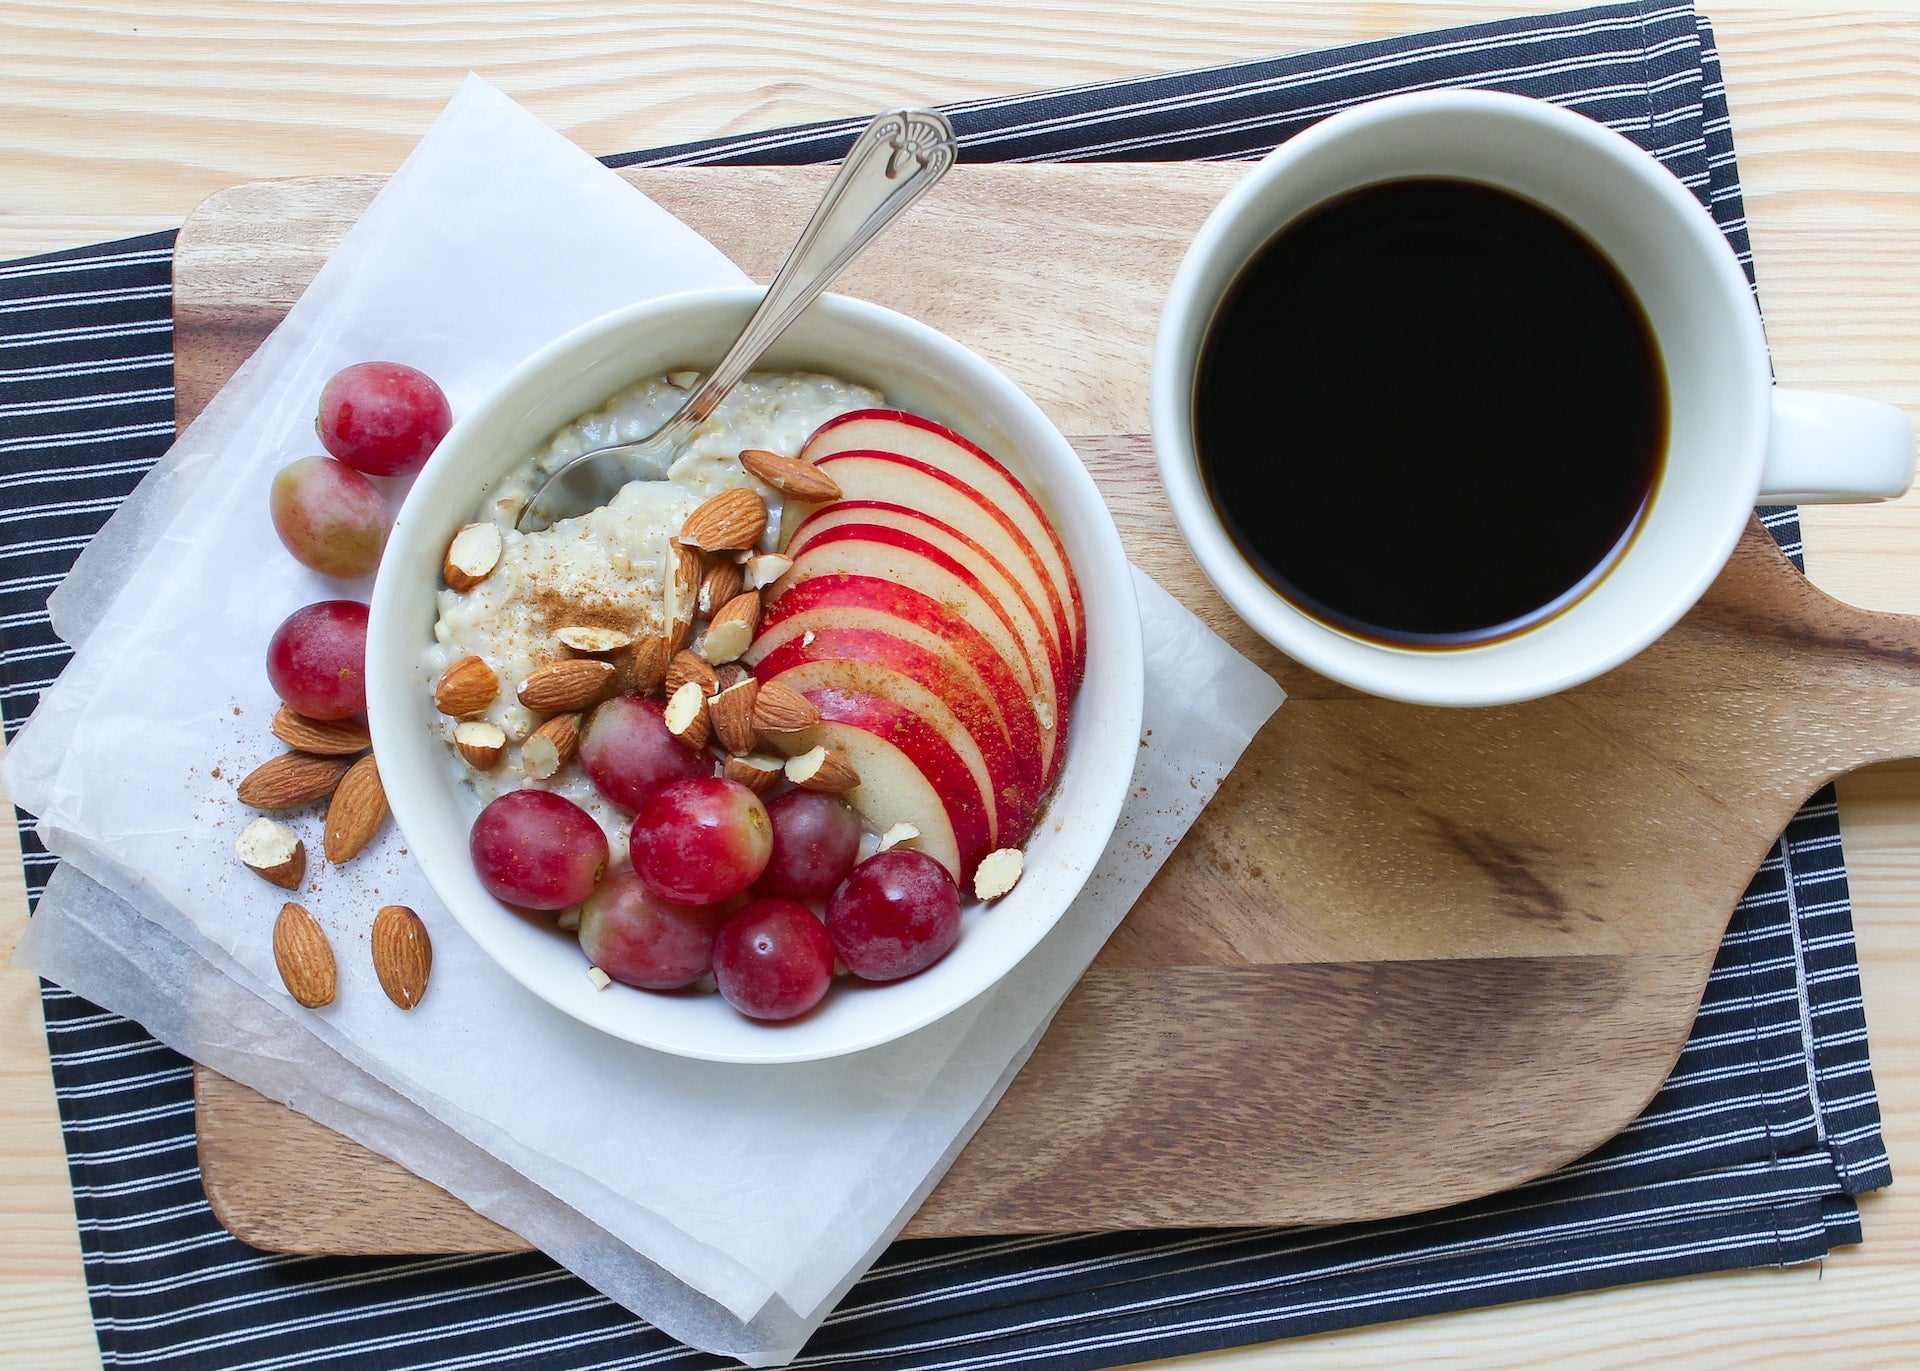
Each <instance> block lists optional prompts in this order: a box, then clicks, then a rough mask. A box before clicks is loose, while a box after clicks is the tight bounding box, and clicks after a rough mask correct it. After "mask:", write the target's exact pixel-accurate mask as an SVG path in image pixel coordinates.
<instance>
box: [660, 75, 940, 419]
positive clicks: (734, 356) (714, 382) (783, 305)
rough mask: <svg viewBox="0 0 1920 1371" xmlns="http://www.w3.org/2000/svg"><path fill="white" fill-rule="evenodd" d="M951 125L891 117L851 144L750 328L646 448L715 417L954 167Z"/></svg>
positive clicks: (931, 114)
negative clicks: (854, 264)
mask: <svg viewBox="0 0 1920 1371" xmlns="http://www.w3.org/2000/svg"><path fill="white" fill-rule="evenodd" d="M958 146H959V142H958V140H957V139H956V138H955V137H954V133H953V125H951V124H949V123H948V122H947V118H946V116H945V115H943V114H940V113H938V112H937V111H934V110H924V109H902V110H889V111H888V112H886V113H885V114H882V115H879V116H877V117H876V118H875V119H874V121H873V122H872V123H871V124H868V125H867V127H866V130H865V132H863V133H862V134H861V135H860V136H859V137H858V138H856V139H854V140H853V146H852V147H851V148H850V149H848V151H847V156H846V159H845V160H844V161H843V162H841V163H840V171H839V173H838V174H837V175H836V176H835V177H834V178H833V184H832V185H830V186H828V187H827V193H826V194H825V195H824V196H822V197H821V199H820V203H819V205H818V206H817V207H816V208H815V209H814V211H813V218H811V219H809V220H808V221H807V226H806V227H805V228H804V229H802V230H801V231H800V237H799V240H798V241H797V242H795V243H794V245H793V251H791V252H789V253H788V254H787V260H786V261H785V262H783V263H781V265H780V270H779V271H778V272H777V273H776V274H775V275H774V278H773V283H772V284H771V285H769V286H768V287H767V293H766V295H765V297H764V298H763V299H762V300H761V301H760V306H759V308H758V309H756V310H754V312H753V317H752V318H751V319H749V320H748V321H747V326H746V327H745V328H743V329H742V330H741V331H740V336H739V337H738V338H736V339H735V340H734V343H733V346H732V347H730V348H728V349H727V354H726V356H724V357H722V358H721V359H720V362H719V364H718V365H717V366H715V367H714V369H713V371H712V373H711V374H709V375H708V376H707V378H706V379H705V380H704V381H703V382H701V385H700V388H699V389H698V390H696V391H695V392H694V393H693V395H692V397H691V398H690V399H689V400H688V401H687V403H686V404H684V405H682V406H681V408H680V412H679V413H678V414H676V415H674V417H673V418H672V419H671V420H669V421H668V423H667V425H666V427H665V428H663V429H662V430H661V431H660V432H659V433H658V434H656V435H654V437H652V438H650V439H648V440H647V445H648V446H649V447H654V446H656V445H659V444H662V443H663V442H664V443H668V444H671V443H674V442H677V441H678V440H679V439H680V438H681V437H684V436H685V435H686V433H688V432H689V431H691V430H692V429H693V428H694V427H695V426H696V425H697V424H699V423H700V422H701V421H702V420H703V419H705V418H706V417H707V416H708V415H709V414H711V413H713V410H714V408H715V406H717V405H718V404H719V403H720V401H721V399H722V398H723V397H724V396H725V395H726V393H727V392H728V391H730V390H732V389H733V387H734V386H735V385H736V384H737V383H738V382H739V380H740V378H741V377H743V376H745V375H746V374H747V373H748V372H749V371H751V370H752V369H753V365H754V363H756V362H758V361H759V360H760V354H761V353H763V352H765V351H766V350H767V349H768V348H769V347H771V346H772V345H773V340H774V339H776V338H778V337H779V336H780V334H781V333H782V332H783V331H785V329H786V327H787V325H789V324H791V323H792V322H793V321H794V320H795V319H796V318H798V317H799V315H800V311H801V310H803V309H805V308H806V307H807V306H808V305H810V304H812V303H813V301H814V299H815V298H816V297H817V296H818V295H819V294H820V292H821V291H823V290H825V289H826V288H827V285H828V283H830V282H831V281H832V280H833V278H834V277H836V276H838V275H839V274H840V271H841V269H842V268H843V267H845V266H846V265H847V263H848V262H851V261H852V260H853V258H854V256H855V255H856V254H857V253H858V252H859V251H860V249H862V248H864V247H865V246H866V245H867V244H868V243H870V242H872V241H873V238H874V235H875V234H877V233H879V232H880V230H881V229H883V228H885V227H886V226H887V225H888V224H890V223H892V222H893V220H894V217H895V216H896V215H898V214H899V213H900V212H901V211H902V210H904V209H906V208H907V206H909V205H911V204H912V203H913V202H914V201H915V200H918V199H919V198H920V197H921V196H922V195H924V194H925V193H926V192H927V191H928V190H930V189H931V188H932V186H933V183H934V182H935V181H938V180H939V179H940V178H941V177H942V176H944V175H945V174H946V171H947V168H948V167H950V166H952V165H953V159H954V154H955V151H956V150H957V148H958Z"/></svg>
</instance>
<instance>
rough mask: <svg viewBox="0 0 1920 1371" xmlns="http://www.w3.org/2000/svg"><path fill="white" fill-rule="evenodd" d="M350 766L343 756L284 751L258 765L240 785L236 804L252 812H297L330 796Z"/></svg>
mask: <svg viewBox="0 0 1920 1371" xmlns="http://www.w3.org/2000/svg"><path fill="white" fill-rule="evenodd" d="M352 765H353V763H352V762H350V761H348V760H347V759H346V758H345V757H313V756H309V755H308V754H307V753H305V752H288V753H283V754H282V755H281V756H278V757H275V758H274V759H273V760H272V761H270V762H265V763H262V764H261V765H260V766H258V767H255V768H254V770H253V771H252V772H251V773H249V774H248V776H247V778H246V779H245V780H244V781H242V782H240V790H239V796H240V803H241V804H243V805H252V806H253V807H254V808H255V809H301V808H304V807H305V806H307V805H310V804H314V803H316V802H317V801H320V800H324V799H326V798H327V796H329V795H331V794H333V788H334V787H335V786H337V785H339V784H340V778H341V777H342V776H344V775H346V774H347V768H348V767H350V766H352Z"/></svg>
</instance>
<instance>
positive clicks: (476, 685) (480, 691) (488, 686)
mask: <svg viewBox="0 0 1920 1371" xmlns="http://www.w3.org/2000/svg"><path fill="white" fill-rule="evenodd" d="M499 694H500V678H499V677H498V676H496V675H494V674H493V668H492V667H490V666H488V665H487V664H486V662H484V661H482V660H481V659H480V658H478V657H462V658H461V659H460V660H459V661H457V662H455V663H454V664H453V665H452V666H450V667H448V668H447V670H446V673H445V674H444V675H443V676H441V677H440V684H438V685H436V686H435V687H434V688H433V707H434V708H435V709H437V710H439V711H440V712H441V713H442V714H449V715H452V716H453V717H454V718H456V719H467V718H471V717H473V716H474V715H475V714H479V713H482V712H483V711H484V710H485V709H486V707H487V706H488V705H490V704H492V703H493V701H494V698H495V697H496V696H498V695H499Z"/></svg>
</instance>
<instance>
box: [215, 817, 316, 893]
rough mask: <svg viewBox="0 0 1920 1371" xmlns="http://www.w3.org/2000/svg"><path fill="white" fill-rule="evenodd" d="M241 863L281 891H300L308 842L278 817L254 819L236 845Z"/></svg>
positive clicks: (305, 867) (305, 866) (305, 864)
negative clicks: (301, 839) (303, 840)
mask: <svg viewBox="0 0 1920 1371" xmlns="http://www.w3.org/2000/svg"><path fill="white" fill-rule="evenodd" d="M233 850H234V851H235V852H236V853H237V854H239V857H240V861H241V864H242V865H244V866H245V867H246V868H247V870H249V871H251V872H253V874H254V875H256V876H259V877H260V878H261V879H263V880H266V881H270V882H272V883H273V884H274V885H277V886H279V887H280V888H281V889H282V890H298V889H299V888H300V882H301V880H302V879H303V878H304V877H305V876H306V874H307V845H306V844H305V843H304V842H302V841H300V835H299V834H298V833H295V832H294V831H293V830H292V829H291V828H288V827H287V826H286V825H285V824H283V823H280V822H279V821H278V820H275V819H255V820H254V821H253V822H252V823H250V824H248V825H247V826H246V827H245V828H243V829H241V830H240V836H239V838H238V839H236V840H235V842H234V844H233Z"/></svg>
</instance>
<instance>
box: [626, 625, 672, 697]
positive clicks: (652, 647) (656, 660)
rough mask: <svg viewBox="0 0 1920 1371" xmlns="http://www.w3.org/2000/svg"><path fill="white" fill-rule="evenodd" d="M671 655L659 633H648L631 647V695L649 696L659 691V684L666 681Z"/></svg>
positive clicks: (665, 641)
mask: <svg viewBox="0 0 1920 1371" xmlns="http://www.w3.org/2000/svg"><path fill="white" fill-rule="evenodd" d="M672 655H673V654H672V653H670V652H668V651H667V640H666V638H665V636H664V635H662V634H659V633H649V634H647V635H646V636H645V637H643V638H641V639H640V640H639V641H638V642H636V643H634V645H633V693H634V694H635V695H651V694H653V692H654V691H656V690H658V689H660V685H661V682H663V681H665V680H666V679H667V659H668V658H669V657H671V656H672Z"/></svg>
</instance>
